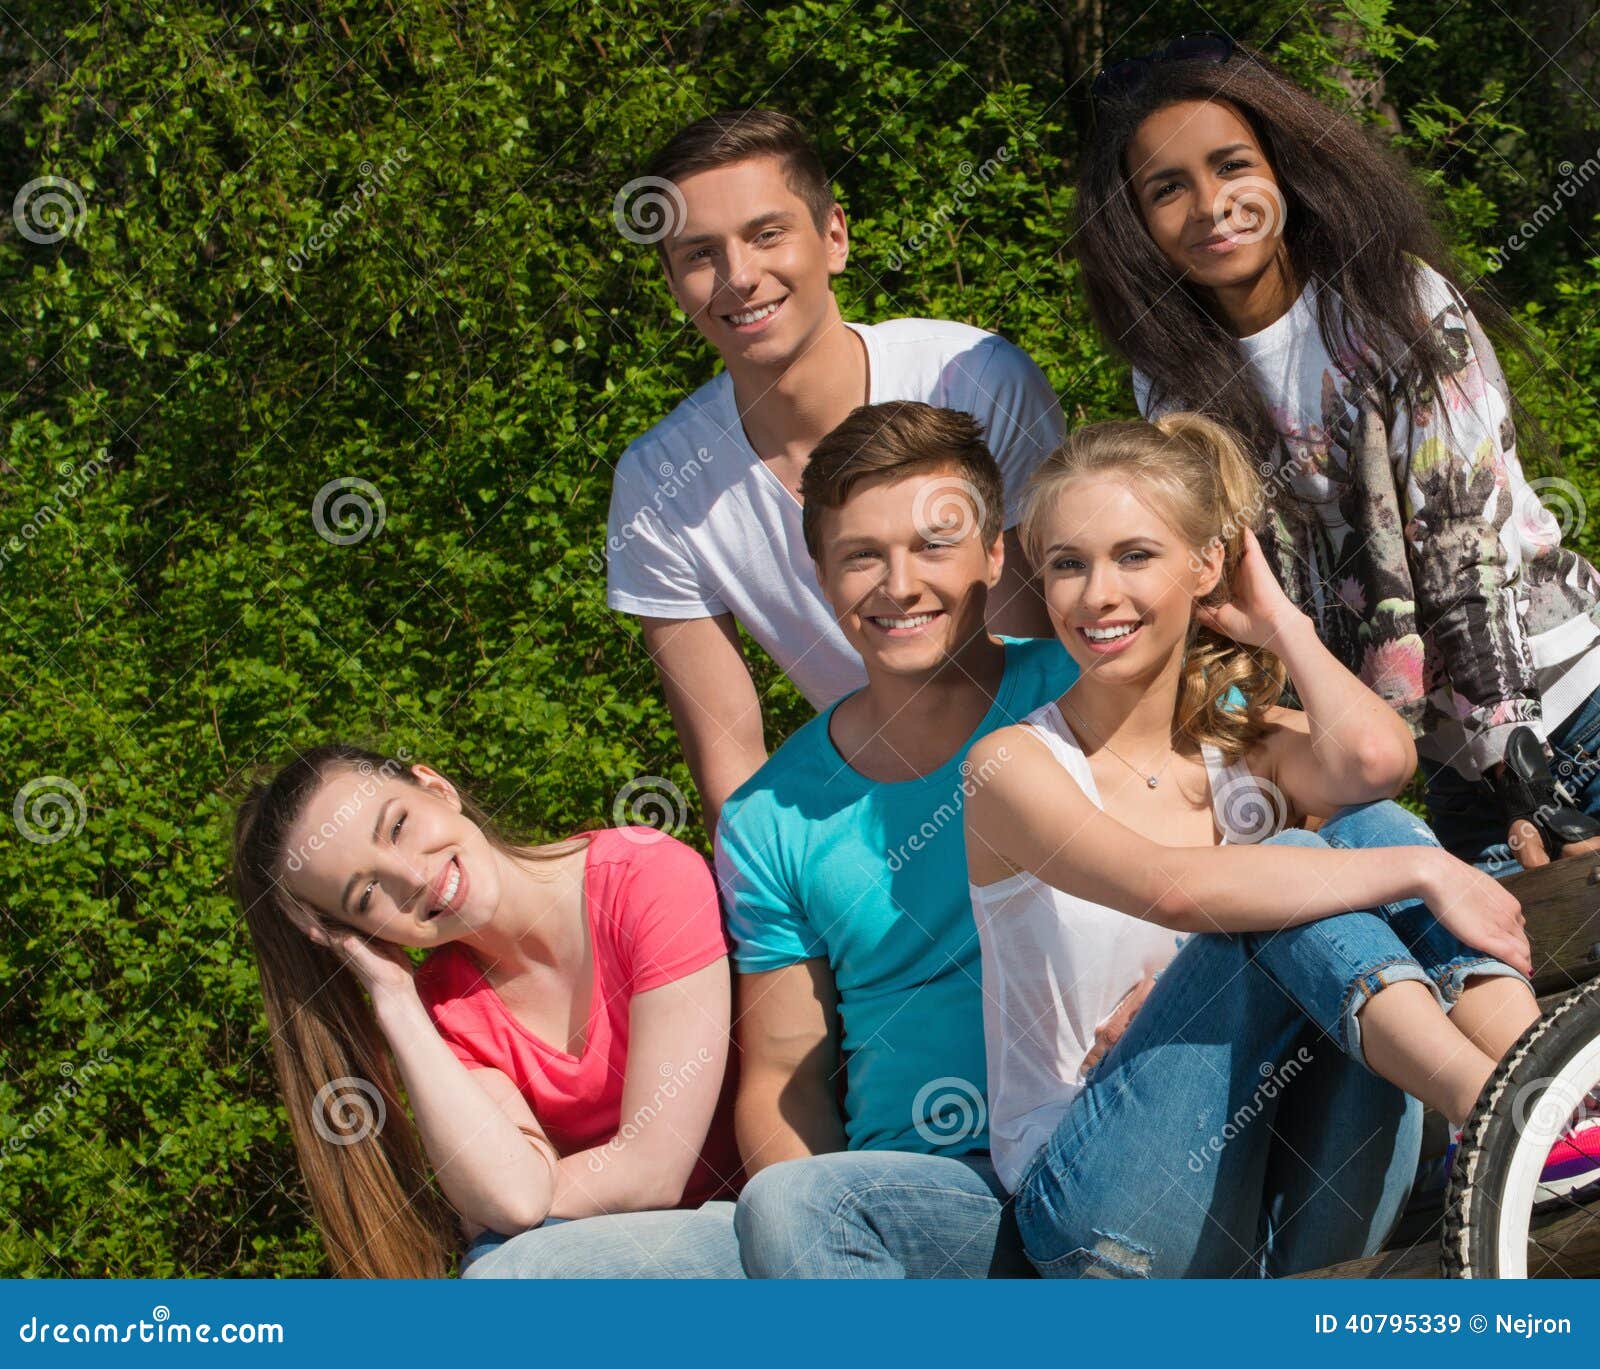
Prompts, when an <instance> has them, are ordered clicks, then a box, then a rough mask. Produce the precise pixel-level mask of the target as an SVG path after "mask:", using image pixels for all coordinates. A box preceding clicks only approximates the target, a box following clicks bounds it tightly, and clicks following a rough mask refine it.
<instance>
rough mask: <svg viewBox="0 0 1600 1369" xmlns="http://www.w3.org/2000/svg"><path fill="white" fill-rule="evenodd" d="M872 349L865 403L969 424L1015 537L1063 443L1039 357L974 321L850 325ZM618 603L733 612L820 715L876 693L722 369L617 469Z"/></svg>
mask: <svg viewBox="0 0 1600 1369" xmlns="http://www.w3.org/2000/svg"><path fill="white" fill-rule="evenodd" d="M846 326H847V327H849V328H851V329H853V330H854V331H855V332H856V334H857V335H858V336H859V337H860V338H861V340H862V342H863V343H865V344H866V349H867V366H868V402H869V403H873V404H879V403H882V402H884V401H885V400H891V399H914V400H921V401H922V402H924V403H927V404H934V405H938V406H940V407H943V408H949V409H958V410H961V411H963V412H965V413H968V414H971V415H972V417H973V418H974V419H976V420H977V422H978V425H979V426H980V427H981V428H982V429H983V430H984V433H985V435H986V437H987V439H988V443H989V448H990V450H991V451H992V452H993V453H994V457H995V460H996V462H998V463H999V466H1000V473H1001V476H1002V477H1003V479H1004V481H1005V491H1006V508H1005V516H1004V519H1003V523H1004V526H1006V527H1008V528H1009V527H1011V526H1012V525H1013V524H1014V523H1015V522H1016V521H1017V515H1018V504H1019V500H1020V496H1021V492H1022V486H1023V484H1024V482H1025V481H1026V480H1027V478H1028V476H1029V474H1030V473H1031V472H1032V471H1033V469H1034V468H1035V467H1036V466H1037V465H1038V464H1039V463H1040V462H1041V461H1043V460H1044V458H1045V457H1046V456H1048V455H1049V453H1050V452H1051V450H1052V449H1053V448H1054V447H1055V446H1056V445H1057V444H1058V443H1059V442H1060V441H1061V437H1062V432H1063V426H1064V425H1063V422H1062V418H1061V406H1060V404H1059V402H1058V401H1057V399H1056V395H1055V391H1054V390H1052V389H1051V388H1050V384H1049V382H1048V381H1047V380H1045V378H1044V375H1043V373H1042V372H1041V371H1040V370H1039V368H1038V367H1037V366H1036V365H1034V363H1033V361H1032V360H1031V359H1030V358H1029V357H1028V355H1027V353H1025V352H1023V351H1022V350H1021V349H1020V348H1018V347H1016V346H1015V345H1013V344H1012V343H1010V342H1007V341H1006V340H1005V339H1004V338H1001V337H998V336H996V335H995V334H993V333H986V332H984V331H983V330H982V329H981V328H973V327H969V326H968V325H967V324H964V323H947V322H944V321H941V320H938V319H919V318H903V319H892V320H890V321H889V322H887V323H878V324H860V323H850V324H847V325H846ZM606 564H607V589H606V602H607V603H608V604H609V605H610V606H611V607H612V608H614V609H619V610H621V611H622V612H624V613H636V614H639V615H641V616H644V617H651V618H708V617H714V616H716V615H718V614H722V613H732V614H733V616H734V617H735V618H737V619H738V620H739V622H740V623H742V624H743V625H744V627H745V630H746V631H748V632H749V633H750V635H751V636H752V637H754V638H755V640H756V641H757V642H759V643H760V644H761V646H762V647H763V648H764V649H765V650H766V651H767V653H768V654H769V655H770V656H771V657H772V658H773V660H775V661H776V662H777V663H778V665H779V667H780V668H781V669H782V670H783V672H784V673H785V674H786V675H788V677H789V678H790V679H791V680H793V681H794V683H795V686H796V687H797V688H798V689H799V690H800V692H801V693H802V694H804V695H805V696H806V698H807V699H808V700H809V701H810V702H811V705H812V707H814V708H818V709H820V708H824V707H826V706H827V705H828V704H830V703H832V702H833V701H834V700H835V699H838V698H840V697H841V696H842V695H845V694H848V693H849V692H850V691H851V690H853V689H859V688H860V687H861V686H863V685H865V684H866V682H867V676H866V671H865V669H864V667H863V666H862V664H861V657H860V656H859V655H857V653H856V651H855V648H854V647H852V646H851V645H850V644H849V642H847V641H846V640H845V636H844V633H843V632H842V631H841V630H840V628H839V625H838V623H837V622H835V621H834V617H833V612H832V610H831V609H830V608H829V607H828V601H827V600H826V599H825V598H823V595H822V589H821V586H820V585H818V583H817V577H816V572H815V569H814V568H813V565H812V561H811V556H810V553H809V552H807V551H806V544H805V538H804V536H803V535H802V533H801V527H800V501H799V500H797V499H796V498H795V497H794V495H793V494H791V493H790V492H789V490H788V489H787V488H785V486H784V485H783V483H782V482H781V481H780V480H779V479H778V477H777V476H776V475H775V474H773V472H772V471H771V469H770V468H768V467H767V466H766V465H765V464H764V463H763V462H762V461H761V459H760V458H759V457H758V456H757V455H756V453H755V451H754V449H753V448H752V447H751V446H750V442H749V439H748V438H746V436H745V432H744V426H743V424H742V423H741V422H740V419H739V411H738V408H737V406H736V405H735V403H734V395H733V381H732V380H731V379H730V378H729V376H728V373H727V372H726V371H724V372H722V373H721V374H719V375H718V376H717V377H716V378H715V379H713V380H710V381H708V382H707V383H706V384H704V385H702V386H701V387H700V388H699V389H698V390H696V391H695V392H694V394H692V395H690V396H689V398H688V399H686V400H684V401H683V403H681V404H680V405H678V407H677V408H676V409H674V410H673V411H672V412H671V413H670V414H668V415H667V417H666V418H664V419H662V420H661V422H659V423H657V424H656V425H655V426H654V427H653V428H651V429H650V431H649V432H647V433H645V434H644V435H643V436H642V437H640V438H639V439H638V440H637V441H635V442H633V443H631V444H629V446H628V449H627V450H626V451H624V452H623V454H622V458H621V460H619V461H618V462H617V470H616V476H615V479H614V480H613V483H612V486H611V515H610V518H609V520H608V525H607V537H606Z"/></svg>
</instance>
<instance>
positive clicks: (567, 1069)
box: [234, 745, 742, 1278]
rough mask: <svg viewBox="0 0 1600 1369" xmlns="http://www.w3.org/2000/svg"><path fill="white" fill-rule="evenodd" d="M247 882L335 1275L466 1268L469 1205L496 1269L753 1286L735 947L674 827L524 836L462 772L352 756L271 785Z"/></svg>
mask: <svg viewBox="0 0 1600 1369" xmlns="http://www.w3.org/2000/svg"><path fill="white" fill-rule="evenodd" d="M234 872H235V882H236V887H237V892H238V897H239V900H240V903H241V906H242V907H243V909H244V912H245V917H246V920H247V922H248V924H249V927H250V932H251V936H252V939H253V940H254V942H255V947H256V958H257V963H258V967H259V969H260V972H261V983H262V991H263V994H264V997H265V999H266V1008H267V1021H268V1024H269V1026H270V1027H271V1031H272V1042H273V1051H274V1056H275V1062H276V1066H277V1073H278V1079H279V1083H280V1085H281V1087H282V1090H283V1095H284V1100H285V1103H286V1105H287V1110H288V1114H289V1121H290V1127H291V1130H292V1132H293V1135H294V1140H295V1147H296V1150H297V1152H298V1154H299V1157H300V1163H301V1167H302V1169H303V1170H304V1172H305V1177H306V1183H307V1187H308V1188H309V1190H310V1192H311V1197H312V1203H313V1206H314V1207H315V1209H316V1214H317V1220H318V1224H319V1226H320V1227H321V1230H322V1235H323V1240H324V1243H325V1245H326V1246H327V1249H328V1254H329V1258H330V1260H331V1261H332V1263H333V1265H334V1268H335V1270H336V1272H338V1273H339V1274H340V1275H346V1276H350V1275H355V1276H368V1277H387V1278H395V1277H428V1276H439V1275H442V1274H444V1273H446V1272H447V1271H448V1268H449V1263H450V1257H451V1255H452V1254H453V1253H454V1252H455V1251H456V1250H458V1249H459V1248H460V1244H461V1243H460V1240H459V1239H458V1238H457V1236H456V1233H455V1230H454V1227H455V1225H456V1223H455V1222H454V1221H452V1215H451V1210H452V1209H453V1210H454V1214H455V1216H456V1218H458V1219H459V1224H460V1226H461V1228H462V1229H463V1230H464V1231H465V1232H466V1233H467V1235H468V1236H469V1237H472V1238H473V1239H472V1244H471V1248H470V1249H469V1250H468V1252H467V1255H466V1257H465V1259H464V1260H463V1262H462V1266H461V1272H462V1274H463V1275H470V1276H471V1277H486V1276H487V1277H495V1276H508V1275H518V1276H540V1277H574V1276H580V1275H596V1276H611V1277H647V1276H652V1275H654V1276H679V1277H688V1276H701V1277H739V1276H740V1275H741V1269H740V1265H739V1256H738V1246H737V1243H736V1241H735V1239H734V1235H733V1225H732V1204H731V1203H730V1202H727V1201H721V1200H724V1199H728V1198H731V1197H733V1196H734V1195H735V1193H736V1192H737V1189H738V1185H739V1182H740V1180H741V1177H742V1176H741V1173H740V1166H739V1160H738V1153H737V1150H736V1147H735V1144H734V1138H733V1127H732V1112H731V1099H732V1088H731V1078H730V1077H729V1074H730V1071H729V1069H728V1063H729V1062H728V1019H729V981H728V969H727V960H726V952H727V946H726V942H725V941H724V939H723V932H722V925H721V919H720V915H719V910H718V906H717V897H716V889H715V885H714V882H713V880H712V878H711V874H710V871H709V870H708V868H707V866H706V863H705V861H704V859H702V857H701V856H700V855H699V854H697V853H696V852H695V851H694V850H692V849H691V848H690V847H688V846H686V845H684V844H683V843H682V842H680V841H677V840H676V839H674V838H672V837H670V836H668V835H666V834H665V833H662V832H658V831H656V830H655V829H653V828H648V827H627V828H617V829H599V830H596V831H589V832H583V833H579V834H577V835H575V836H573V837H571V838H569V839H568V840H566V841H561V842H555V843H552V844H548V845H544V846H536V847H524V846H514V845H512V844H510V843H508V842H507V841H505V840H504V839H503V838H502V837H500V836H499V835H498V834H497V833H495V832H494V831H493V829H492V828H491V827H490V826H489V825H488V824H487V822H486V821H485V820H484V818H483V816H482V814H481V813H480V812H479V811H478V810H477V809H476V808H475V807H474V806H473V805H472V803H471V801H470V800H469V799H467V798H466V797H465V796H464V795H463V794H461V793H460V791H459V790H457V789H456V788H455V786H454V785H452V784H451V783H450V781H449V780H447V779H445V778H444V776H442V775H440V774H439V773H438V772H437V771H435V770H432V769H430V768H429V767H427V766H424V765H408V764H406V763H405V762H404V761H401V760H395V759H386V758H385V757H382V756H379V755H376V754H373V753H371V752H367V751H362V750H359V749H357V748H354V747H347V746H337V745H336V746H324V747H318V748H316V749H315V750H312V751H310V752H308V753H306V754H305V755H302V756H299V757H298V758H297V759H296V760H294V761H293V762H291V763H290V764H289V765H287V766H285V767H284V768H283V769H282V770H280V771H279V772H278V773H277V774H276V775H275V776H274V777H273V778H272V779H271V780H270V781H269V782H268V783H265V784H261V785H258V786H256V787H255V788H254V789H253V790H252V791H251V793H250V794H249V796H248V797H247V798H246V800H245V802H244V804H243V806H242V807H241V809H240V813H239V818H238V822H237V825H236V829H235V837H234ZM404 947H427V948H429V950H430V954H429V955H428V957H427V959H426V961H425V962H424V964H423V966H422V968H421V970H420V971H417V972H415V973H414V972H413V966H412V962H411V960H410V958H409V957H408V956H407V955H406V954H405V951H404V949H403V948H404ZM402 1083H403V1084H404V1088H405V1096H406V1101H407V1102H408V1103H409V1106H410V1109H411V1112H412V1114H413V1116H414V1118H415V1120H416V1127H415V1129H413V1128H412V1127H410V1126H408V1125H407V1124H406V1121H405V1117H404V1113H403V1112H402V1104H401V1101H400V1092H399V1090H400V1085H401V1084H402ZM430 1172H431V1174H432V1176H433V1178H434V1179H435V1180H436V1181H437V1190H436V1189H435V1188H434V1187H433V1186H432V1185H431V1184H430V1182H429V1174H430ZM441 1195H442V1196H441ZM708 1200H711V1201H708Z"/></svg>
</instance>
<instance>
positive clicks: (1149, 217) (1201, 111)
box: [1123, 100, 1286, 290]
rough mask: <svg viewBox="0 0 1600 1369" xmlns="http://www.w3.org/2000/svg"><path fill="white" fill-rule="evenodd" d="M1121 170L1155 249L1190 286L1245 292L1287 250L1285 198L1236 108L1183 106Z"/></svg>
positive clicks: (1141, 141) (1157, 120)
mask: <svg viewBox="0 0 1600 1369" xmlns="http://www.w3.org/2000/svg"><path fill="white" fill-rule="evenodd" d="M1123 164H1124V167H1125V169H1126V171H1127V175H1128V186H1129V189H1130V191H1131V192H1132V194H1133V197H1134V200H1135V201H1136V202H1137V204H1138V206H1139V212H1140V214H1141V215H1142V216H1143V218H1144V224H1145V227H1146V229H1148V230H1149V233H1150V237H1151V239H1152V240H1153V241H1154V243H1155V245H1156V247H1157V249H1158V250H1159V251H1160V252H1161V254H1162V256H1164V257H1165V258H1166V259H1167V261H1168V262H1170V263H1171V264H1172V267H1173V269H1174V270H1175V271H1176V272H1177V273H1178V274H1179V275H1180V277H1182V278H1183V279H1185V280H1188V281H1189V282H1190V283H1192V284H1194V285H1197V286H1201V287H1203V288H1206V289H1213V290H1214V289H1219V288H1225V287H1230V286H1238V285H1243V284H1247V283H1249V282H1250V281H1253V280H1255V279H1256V278H1257V277H1259V276H1260V275H1261V274H1262V272H1264V271H1265V270H1267V269H1268V267H1270V266H1271V265H1272V263H1273V262H1274V260H1275V259H1276V258H1277V257H1278V254H1279V253H1280V251H1281V250H1282V246H1283V227H1284V217H1285V213H1286V211H1285V208H1284V198H1283V192H1282V190H1281V189H1280V188H1279V186H1278V180H1277V177H1276V176H1275V175H1274V174H1273V170H1272V167H1271V166H1270V165H1269V164H1268V162H1267V158H1266V155H1265V154H1264V153H1263V152H1262V150H1261V147H1260V144H1259V143H1258V142H1257V141H1256V136H1255V133H1254V132H1253V131H1252V130H1251V128H1250V125H1249V123H1248V122H1246V120H1245V119H1244V118H1243V117H1242V116H1241V115H1240V114H1239V112H1238V111H1237V110H1236V109H1234V108H1233V107H1232V106H1231V105H1228V104H1226V103H1223V102H1221V101H1217V100H1205V101H1199V100H1187V101H1183V102H1182V103H1179V104H1173V105H1168V106H1166V107H1165V108H1164V109H1159V110H1157V111H1156V112H1155V113H1154V114H1152V115H1150V116H1149V118H1147V119H1145V121H1144V122H1143V123H1141V124H1140V125H1139V128H1138V131H1137V132H1136V133H1135V134H1134V135H1133V137H1132V138H1130V139H1129V140H1128V145H1127V148H1126V150H1125V151H1124V153H1123Z"/></svg>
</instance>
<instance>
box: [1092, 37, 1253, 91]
mask: <svg viewBox="0 0 1600 1369" xmlns="http://www.w3.org/2000/svg"><path fill="white" fill-rule="evenodd" d="M1237 50H1238V48H1237V45H1236V44H1235V43H1234V41H1233V39H1231V38H1229V37H1228V36H1227V34H1225V33H1185V34H1182V35H1180V36H1179V37H1177V38H1174V39H1173V40H1172V41H1171V42H1170V43H1168V44H1167V45H1166V46H1165V47H1160V48H1157V49H1156V50H1155V51H1154V52H1146V53H1144V54H1142V55H1141V56H1138V57H1125V58H1124V59H1123V60H1122V61H1120V62H1113V63H1112V64H1111V65H1110V66H1108V67H1102V68H1101V70H1100V74H1099V75H1098V76H1096V77H1095V78H1094V84H1093V85H1092V86H1090V87H1089V89H1090V91H1091V93H1092V94H1093V95H1094V98H1095V99H1097V100H1125V99H1127V98H1128V96H1130V95H1132V94H1133V93H1134V91H1136V90H1138V89H1139V87H1140V86H1142V85H1143V84H1144V83H1145V81H1146V80H1147V79H1148V78H1149V76H1150V70H1151V68H1152V67H1154V66H1155V65H1156V63H1158V62H1208V63H1210V64H1211V65H1213V66H1220V65H1221V64H1222V63H1223V62H1226V61H1227V60H1228V58H1230V57H1232V56H1233V54H1234V53H1235V52H1236V51H1237Z"/></svg>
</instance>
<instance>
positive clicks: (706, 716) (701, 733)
mask: <svg viewBox="0 0 1600 1369" xmlns="http://www.w3.org/2000/svg"><path fill="white" fill-rule="evenodd" d="M641 622H642V623H643V626H644V644H645V648H646V650H648V651H649V653H650V658H651V659H652V660H653V661H654V662H655V665H656V673H657V674H658V675H660V677H661V688H662V692H663V693H664V694H665V695H666V698H667V707H668V708H669V709H670V710H671V712H672V722H673V725H674V726H675V727H676V728H677V729H678V744H679V746H680V747H681V748H682V749H683V758H684V760H685V761H686V762H687V763H688V766H689V773H690V774H691V775H693V776H694V782H695V786H696V788H698V789H699V791H700V808H701V817H702V820H703V821H704V823H705V828H706V831H708V832H711V831H715V830H716V826H717V818H718V817H719V816H720V815H721V813H722V805H723V804H724V803H726V802H727V799H728V796H729V795H730V794H732V793H733V791H734V790H735V789H737V788H738V787H739V786H740V785H741V784H743V783H744V782H745V781H746V780H747V779H749V778H750V776H752V775H753V774H755V773H756V771H757V770H759V769H760V768H761V767H762V766H763V765H764V764H765V763H766V759H767V745H766V738H765V737H764V735H763V733H762V728H761V701H760V699H759V698H758V697H757V696H756V687H755V682H754V681H753V680H752V679H751V678H750V667H749V666H748V665H746V664H745V659H744V651H743V649H742V647H741V646H740V644H739V629H738V627H737V626H735V624H734V621H733V615H732V614H731V613H723V614H719V615H718V616H716V617H715V618H644V619H642V620H641Z"/></svg>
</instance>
